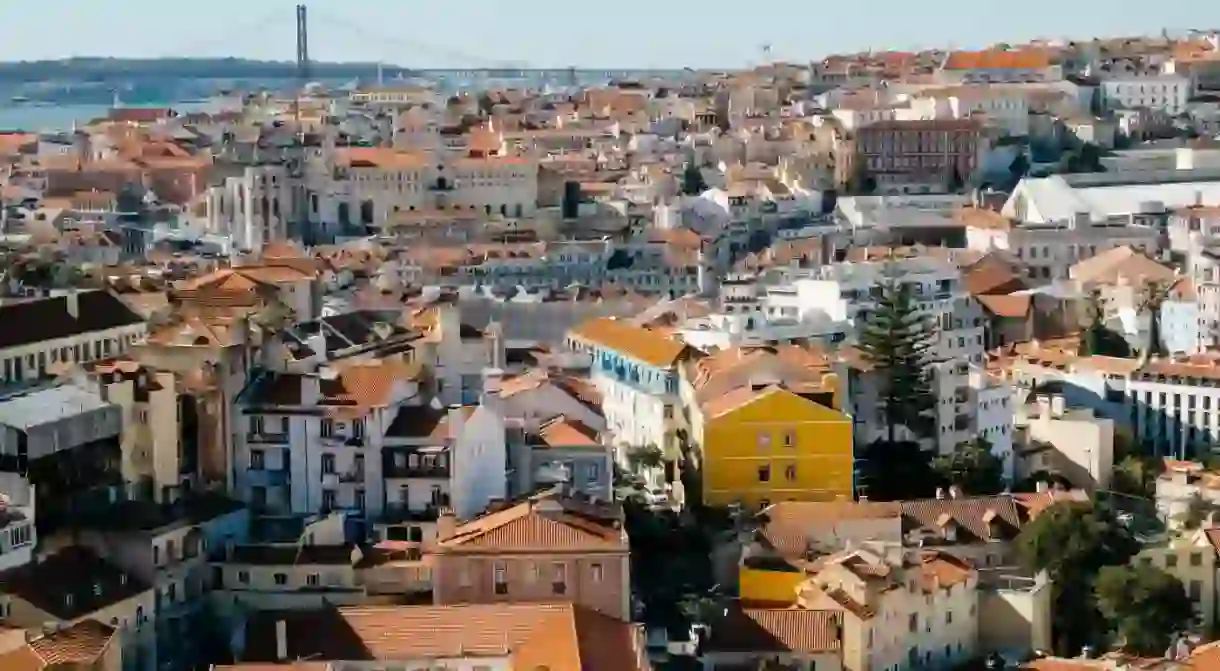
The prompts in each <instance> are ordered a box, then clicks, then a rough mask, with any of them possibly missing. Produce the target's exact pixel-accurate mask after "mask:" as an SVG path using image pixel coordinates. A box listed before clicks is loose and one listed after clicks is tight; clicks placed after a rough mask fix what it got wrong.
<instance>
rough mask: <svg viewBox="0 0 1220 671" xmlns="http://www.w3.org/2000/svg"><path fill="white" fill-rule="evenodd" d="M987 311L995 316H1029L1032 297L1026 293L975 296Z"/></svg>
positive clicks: (1019, 317)
mask: <svg viewBox="0 0 1220 671" xmlns="http://www.w3.org/2000/svg"><path fill="white" fill-rule="evenodd" d="M975 298H976V299H978V302H979V303H980V304H982V306H983V308H984V309H985V310H987V312H988V313H990V314H992V315H994V316H996V317H1007V318H1010V319H1023V318H1025V317H1027V316H1029V310H1030V307H1031V306H1032V305H1033V297H1032V296H1030V295H1028V294H1021V295H1015V296H975Z"/></svg>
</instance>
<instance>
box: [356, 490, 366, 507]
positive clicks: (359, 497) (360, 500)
mask: <svg viewBox="0 0 1220 671" xmlns="http://www.w3.org/2000/svg"><path fill="white" fill-rule="evenodd" d="M365 498H366V495H365V493H364V490H363V489H357V490H356V509H357V510H364V506H365Z"/></svg>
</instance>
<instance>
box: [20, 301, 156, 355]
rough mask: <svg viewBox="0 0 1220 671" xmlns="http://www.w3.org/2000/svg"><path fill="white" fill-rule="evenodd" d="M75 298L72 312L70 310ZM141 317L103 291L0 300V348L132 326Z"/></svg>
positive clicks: (137, 322)
mask: <svg viewBox="0 0 1220 671" xmlns="http://www.w3.org/2000/svg"><path fill="white" fill-rule="evenodd" d="M71 300H75V301H76V310H75V314H73V313H72V312H71V311H70V302H71ZM143 321H144V318H143V317H141V316H140V315H138V314H136V313H135V312H134V311H133V310H132V309H131V308H129V307H127V304H126V303H124V302H123V301H122V300H120V299H119V298H118V297H117V296H114V295H112V294H110V293H109V292H106V291H78V292H76V293H75V294H74V299H70V298H69V297H68V296H57V297H55V298H39V299H35V300H29V301H17V302H13V303H4V304H0V324H4V325H5V326H4V327H0V349H6V348H9V347H21V346H23V345H29V344H33V343H37V342H43V341H45V340H55V339H58V338H69V337H72V336H77V335H81V334H83V333H96V332H98V331H107V330H110V329H117V328H122V327H124V326H134V325H136V324H140V323H142V322H143Z"/></svg>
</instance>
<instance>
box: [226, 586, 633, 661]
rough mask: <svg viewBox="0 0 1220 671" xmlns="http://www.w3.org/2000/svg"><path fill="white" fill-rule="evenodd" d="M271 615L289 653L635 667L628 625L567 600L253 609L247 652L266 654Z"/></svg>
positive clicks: (271, 644) (270, 650) (271, 643)
mask: <svg viewBox="0 0 1220 671" xmlns="http://www.w3.org/2000/svg"><path fill="white" fill-rule="evenodd" d="M277 620H283V621H284V622H285V624H286V625H287V628H288V644H289V646H288V647H289V649H288V653H289V657H290V658H295V659H301V658H309V659H313V660H317V661H319V662H320V661H322V660H347V661H354V660H378V661H401V660H427V659H437V658H446V657H486V658H495V657H508V658H510V659H511V663H512V666H513V668H517V669H529V670H531V671H533V670H536V669H541V668H546V669H549V671H640V670H641V669H642V668H643V664H642V659H641V657H640V655H639V653H638V647H637V639H636V637H635V632H636V629H635V627H634V625H632V624H629V623H625V622H619V621H617V620H614V619H612V618H609V617H606V616H604V615H599V614H597V613H594V612H591V611H588V610H586V609H583V608H581V607H579V606H574V605H570V604H558V603H537V604H523V603H516V604H507V603H506V604H481V605H473V604H472V605H454V606H362V607H351V608H339V609H337V610H328V611H315V612H303V611H293V612H284V613H261V614H259V616H258V617H254V618H252V619H251V621H250V626H249V628H248V634H247V641H248V644H247V651H246V654H247V657H248V658H250V659H272V658H273V656H274V651H275V622H276V621H277ZM242 671H245V670H244V669H243V670H242Z"/></svg>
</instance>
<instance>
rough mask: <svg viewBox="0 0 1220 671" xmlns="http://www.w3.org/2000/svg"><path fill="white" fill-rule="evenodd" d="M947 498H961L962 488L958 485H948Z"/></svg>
mask: <svg viewBox="0 0 1220 671" xmlns="http://www.w3.org/2000/svg"><path fill="white" fill-rule="evenodd" d="M949 498H951V499H960V498H962V488H961V487H958V486H957V485H950V486H949Z"/></svg>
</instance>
